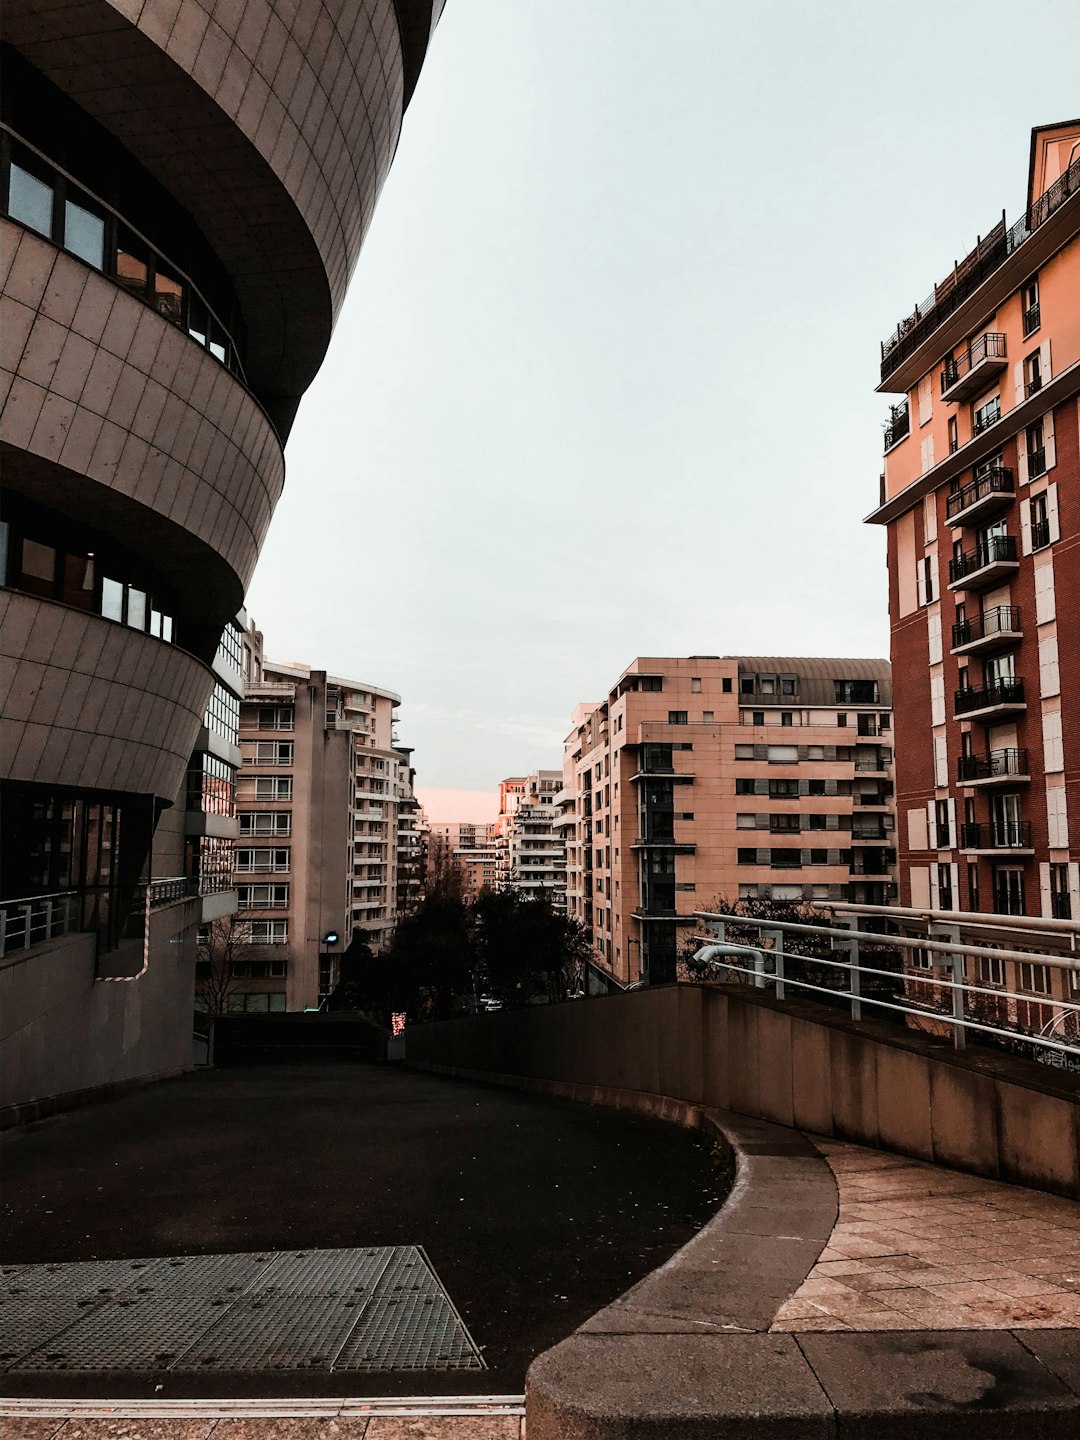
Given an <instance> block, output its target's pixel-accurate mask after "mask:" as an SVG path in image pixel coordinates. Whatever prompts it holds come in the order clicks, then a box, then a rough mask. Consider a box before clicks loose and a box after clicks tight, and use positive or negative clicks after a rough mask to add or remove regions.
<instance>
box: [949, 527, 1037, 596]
mask: <svg viewBox="0 0 1080 1440" xmlns="http://www.w3.org/2000/svg"><path fill="white" fill-rule="evenodd" d="M1019 568H1020V561H1019V560H1018V559H1017V556H1016V540H1015V539H1014V537H1013V536H1012V535H991V536H990V538H989V539H988V540H984V541H983V542H982V543H981V544H979V545H976V546H975V548H974V550H965V551H964V553H963V554H962V555H958V556H957V557H956V559H955V560H950V561H949V589H950V590H980V589H984V588H985V587H986V586H988V585H995V584H997V583H998V582H999V581H1001V580H1006V579H1008V578H1009V576H1010V575H1015V574H1016V572H1017V570H1019Z"/></svg>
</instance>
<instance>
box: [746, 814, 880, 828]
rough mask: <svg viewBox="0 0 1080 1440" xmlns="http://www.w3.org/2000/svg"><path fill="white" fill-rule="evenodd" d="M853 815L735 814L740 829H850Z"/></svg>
mask: <svg viewBox="0 0 1080 1440" xmlns="http://www.w3.org/2000/svg"><path fill="white" fill-rule="evenodd" d="M853 823H854V821H853V817H852V816H851V815H799V814H795V815H782V814H766V813H759V814H754V815H747V814H739V815H736V816H735V825H736V828H737V829H739V830H790V831H799V830H850V829H851V828H852V825H853Z"/></svg>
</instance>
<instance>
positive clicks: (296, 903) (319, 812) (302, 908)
mask: <svg viewBox="0 0 1080 1440" xmlns="http://www.w3.org/2000/svg"><path fill="white" fill-rule="evenodd" d="M261 639H262V637H261V636H260V635H259V634H258V632H257V631H256V630H255V628H254V626H252V627H251V629H250V630H249V632H248V634H247V636H245V650H246V651H247V652H248V653H247V656H246V660H245V669H246V671H247V672H248V673H249V674H250V675H251V677H252V678H251V679H250V680H249V681H248V682H247V685H246V691H245V697H244V701H243V704H242V705H241V708H240V750H241V754H242V763H241V769H240V776H239V783H238V791H237V818H238V822H239V831H240V839H239V842H238V846H237V851H236V869H235V879H236V887H237V893H238V902H239V911H240V913H241V915H242V916H243V917H244V920H245V924H246V926H247V928H248V930H249V933H250V942H251V953H252V959H251V961H250V965H251V967H252V970H251V974H250V976H249V977H248V979H247V988H246V989H245V991H244V992H243V993H242V994H241V995H239V996H237V997H234V998H235V1001H236V1003H235V1007H234V1008H236V1009H241V1008H242V1009H246V1010H284V1009H288V1010H304V1009H310V1008H312V1007H314V1006H317V1005H319V1004H321V1003H322V1001H323V1000H325V999H326V997H327V996H328V995H329V993H330V991H331V990H332V989H333V987H334V985H335V984H336V983H337V979H338V972H339V966H340V959H341V955H342V953H343V951H344V950H345V949H346V948H347V946H348V944H349V943H350V941H351V939H352V937H353V934H354V932H356V931H358V930H359V931H363V932H364V935H365V937H366V938H367V940H368V942H369V943H370V944H371V946H372V948H373V949H375V950H380V949H382V948H383V947H384V946H385V945H386V943H387V941H388V940H389V938H390V935H391V933H392V931H393V927H394V924H395V920H396V916H397V911H398V887H399V873H398V856H399V815H400V812H401V810H402V808H403V807H405V808H409V807H410V806H411V805H413V804H414V803H415V802H414V801H413V797H412V770H411V766H410V765H409V761H408V755H407V753H405V752H402V751H399V750H398V749H397V748H396V746H395V739H396V737H395V736H394V733H393V725H394V711H395V710H396V708H397V707H398V705H399V704H400V703H401V699H400V696H398V695H396V694H394V693H393V692H392V691H390V690H384V689H382V688H380V687H378V686H375V685H370V684H367V683H366V682H362V681H355V680H344V679H341V678H339V677H337V676H334V675H328V674H327V673H326V672H325V671H320V670H312V669H310V668H309V667H308V666H306V665H299V664H280V663H276V662H271V661H268V660H265V659H263V657H262V655H261V653H260V650H261ZM256 677H257V678H256ZM330 936H334V937H336V938H334V939H330V938H329V937H330ZM278 956H280V958H277V957H278ZM239 963H241V964H243V963H244V962H242V961H241V962H239Z"/></svg>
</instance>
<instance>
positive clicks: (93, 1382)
mask: <svg viewBox="0 0 1080 1440" xmlns="http://www.w3.org/2000/svg"><path fill="white" fill-rule="evenodd" d="M0 1160H2V1164H3V1177H4V1179H3V1191H2V1211H0V1213H2V1254H3V1258H4V1260H5V1262H6V1263H8V1264H18V1263H26V1262H32V1261H58V1260H92V1259H119V1258H123V1257H129V1256H130V1257H134V1256H156V1255H171V1254H196V1253H212V1252H222V1251H243V1250H262V1249H278V1250H296V1249H302V1248H304V1247H309V1246H310V1247H316V1246H317V1247H325V1248H332V1247H339V1246H341V1247H345V1246H350V1247H351V1246H370V1245H422V1246H423V1247H424V1248H425V1250H426V1251H427V1254H428V1256H429V1258H430V1260H431V1262H432V1264H433V1265H434V1267H435V1269H436V1271H437V1272H438V1275H439V1277H440V1279H441V1280H442V1282H443V1284H444V1285H445V1286H446V1289H447V1291H448V1293H449V1295H450V1298H451V1300H452V1301H453V1302H454V1304H455V1305H456V1306H457V1308H458V1310H459V1312H460V1313H461V1315H462V1317H463V1319H464V1321H465V1323H466V1325H467V1326H468V1327H469V1330H470V1331H471V1333H472V1335H473V1338H474V1339H475V1340H476V1342H477V1344H479V1345H480V1346H482V1347H483V1353H484V1357H485V1359H486V1361H487V1363H488V1366H489V1367H490V1368H489V1369H488V1370H486V1371H482V1372H478V1373H475V1374H473V1373H461V1374H457V1373H453V1372H442V1373H416V1372H410V1373H404V1374H396V1375H394V1374H388V1375H380V1376H373V1375H372V1376H364V1377H362V1378H361V1377H359V1376H353V1377H351V1379H350V1380H349V1381H345V1380H344V1377H342V1376H340V1375H339V1376H335V1375H329V1376H322V1375H316V1374H313V1373H312V1372H310V1371H305V1372H302V1373H298V1374H287V1373H281V1372H277V1373H272V1374H270V1375H266V1374H263V1375H259V1374H258V1373H251V1374H247V1375H236V1374H233V1375H214V1376H207V1375H198V1376H180V1375H170V1374H167V1373H163V1374H158V1375H130V1376H117V1375H110V1376H108V1377H107V1378H106V1377H100V1378H95V1377H94V1376H85V1377H83V1376H72V1375H55V1376H54V1375H49V1376H48V1377H45V1376H41V1375H37V1376H31V1375H27V1376H25V1377H23V1378H21V1379H20V1377H19V1376H17V1375H15V1374H11V1373H9V1374H8V1375H7V1376H5V1377H4V1383H5V1388H6V1389H7V1391H8V1393H10V1394H24V1395H25V1394H41V1395H44V1394H56V1395H61V1394H62V1395H79V1394H85V1395H100V1394H102V1393H108V1394H112V1395H114V1396H121V1395H129V1396H134V1395H144V1394H156V1395H157V1396H158V1397H168V1396H177V1397H178V1396H183V1395H215V1394H216V1395H223V1394H231V1395H244V1394H250V1395H258V1394H275V1395H287V1394H318V1393H323V1394H341V1393H343V1391H342V1386H343V1383H344V1384H345V1385H346V1388H347V1389H350V1390H351V1391H352V1392H353V1393H364V1394H372V1395H374V1394H385V1395H390V1394H406V1393H407V1394H436V1393H437V1394H450V1393H455V1392H456V1393H465V1392H473V1393H486V1394H498V1393H515V1392H519V1391H520V1390H521V1389H522V1387H523V1383H524V1377H525V1370H526V1368H527V1366H528V1364H529V1362H530V1360H531V1359H532V1358H533V1356H534V1355H536V1354H537V1353H539V1352H540V1351H541V1350H544V1349H546V1348H547V1347H548V1346H550V1345H553V1344H555V1343H556V1342H557V1341H558V1340H560V1339H562V1338H564V1337H565V1336H566V1335H568V1334H569V1333H570V1331H572V1330H573V1329H575V1328H576V1327H577V1326H578V1325H580V1324H581V1323H582V1321H584V1320H585V1319H586V1318H587V1317H588V1316H589V1315H591V1314H592V1313H593V1312H594V1311H595V1310H597V1309H599V1308H600V1307H601V1306H602V1305H604V1304H606V1303H608V1302H609V1301H611V1300H612V1299H614V1298H615V1297H616V1296H617V1295H619V1294H620V1293H621V1292H622V1291H623V1290H625V1289H627V1287H628V1286H630V1285H631V1284H633V1283H634V1282H635V1281H636V1280H638V1279H640V1278H641V1277H642V1276H643V1275H645V1274H646V1273H647V1272H648V1271H650V1270H652V1269H654V1268H655V1267H656V1266H657V1265H659V1264H661V1263H662V1262H663V1261H664V1260H665V1259H667V1257H668V1256H669V1255H671V1254H672V1253H673V1252H674V1251H675V1250H676V1249H677V1248H678V1247H679V1246H680V1245H682V1244H683V1243H684V1242H685V1241H686V1240H688V1239H689V1238H690V1236H691V1235H692V1234H694V1232H695V1231H696V1230H698V1229H699V1228H700V1227H701V1226H702V1225H703V1224H704V1223H705V1221H706V1220H707V1219H708V1218H709V1216H710V1215H712V1214H713V1213H714V1211H715V1210H716V1208H717V1206H718V1205H719V1203H720V1200H721V1198H722V1185H723V1181H722V1178H721V1175H720V1172H719V1170H718V1169H717V1166H716V1164H715V1162H714V1157H713V1155H712V1153H711V1152H710V1150H709V1148H708V1147H707V1145H706V1144H705V1143H703V1142H702V1141H700V1140H699V1139H698V1138H697V1137H695V1136H693V1135H690V1134H688V1133H687V1132H684V1131H680V1130H677V1129H675V1128H674V1127H672V1126H667V1125H664V1124H661V1123H659V1122H655V1121H650V1120H644V1119H637V1118H633V1117H628V1116H625V1115H617V1114H615V1113H614V1112H611V1111H605V1110H599V1109H593V1108H590V1107H587V1106H584V1105H577V1104H574V1103H572V1102H568V1101H557V1100H547V1099H540V1098H536V1097H533V1096H527V1095H523V1094H519V1093H517V1092H515V1091H511V1090H503V1089H499V1088H497V1087H488V1086H481V1085H474V1084H467V1083H464V1082H459V1081H453V1080H447V1079H443V1078H441V1077H433V1076H429V1075H425V1074H420V1073H417V1072H413V1071H408V1070H401V1069H395V1068H389V1067H375V1066H370V1065H352V1064H348V1063H340V1062H323V1063H321V1064H320V1063H305V1064H286V1065H276V1066H259V1067H253V1068H249V1069H229V1070H219V1071H205V1072H199V1073H196V1074H192V1075H188V1076H184V1077H183V1078H181V1079H178V1080H173V1081H167V1082H164V1083H161V1084H158V1085H154V1086H151V1087H149V1088H147V1089H145V1090H140V1091H137V1092H135V1093H133V1094H130V1095H127V1096H125V1097H123V1098H121V1099H118V1100H112V1101H108V1102H105V1103H102V1104H99V1105H95V1106H91V1107H88V1108H86V1109H83V1110H78V1111H73V1112H71V1113H70V1114H67V1115H61V1116H57V1117H55V1118H53V1119H50V1120H45V1121H41V1122H39V1123H37V1124H35V1125H31V1126H27V1127H25V1128H23V1129H19V1130H13V1131H8V1132H7V1133H6V1135H5V1136H4V1137H3V1141H2V1145H0ZM157 1386H161V1387H162V1388H161V1389H157V1388H156V1387H157ZM358 1387H359V1388H358Z"/></svg>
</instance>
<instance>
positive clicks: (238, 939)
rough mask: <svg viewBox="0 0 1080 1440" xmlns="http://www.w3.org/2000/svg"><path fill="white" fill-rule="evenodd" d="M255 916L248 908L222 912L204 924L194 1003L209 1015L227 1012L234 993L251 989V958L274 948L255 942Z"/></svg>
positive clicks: (197, 952)
mask: <svg viewBox="0 0 1080 1440" xmlns="http://www.w3.org/2000/svg"><path fill="white" fill-rule="evenodd" d="M253 918H254V917H253V916H252V915H251V914H250V913H248V912H247V911H243V910H241V911H237V913H236V914H235V915H223V916H222V917H221V918H220V919H219V920H211V921H210V923H209V924H208V925H204V926H201V927H200V929H199V937H198V939H197V941H196V942H195V1005H196V1008H197V1009H199V1010H201V1011H202V1012H203V1013H204V1014H206V1015H224V1014H226V1013H227V1012H228V1010H229V1000H230V998H231V997H232V996H233V995H237V994H242V993H243V992H244V991H245V990H246V989H247V988H248V976H249V975H250V967H251V963H252V961H262V960H265V959H266V958H267V953H268V951H269V949H270V948H271V947H269V946H266V945H262V944H253V943H252V938H251V937H252V933H253V927H252V921H253Z"/></svg>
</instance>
